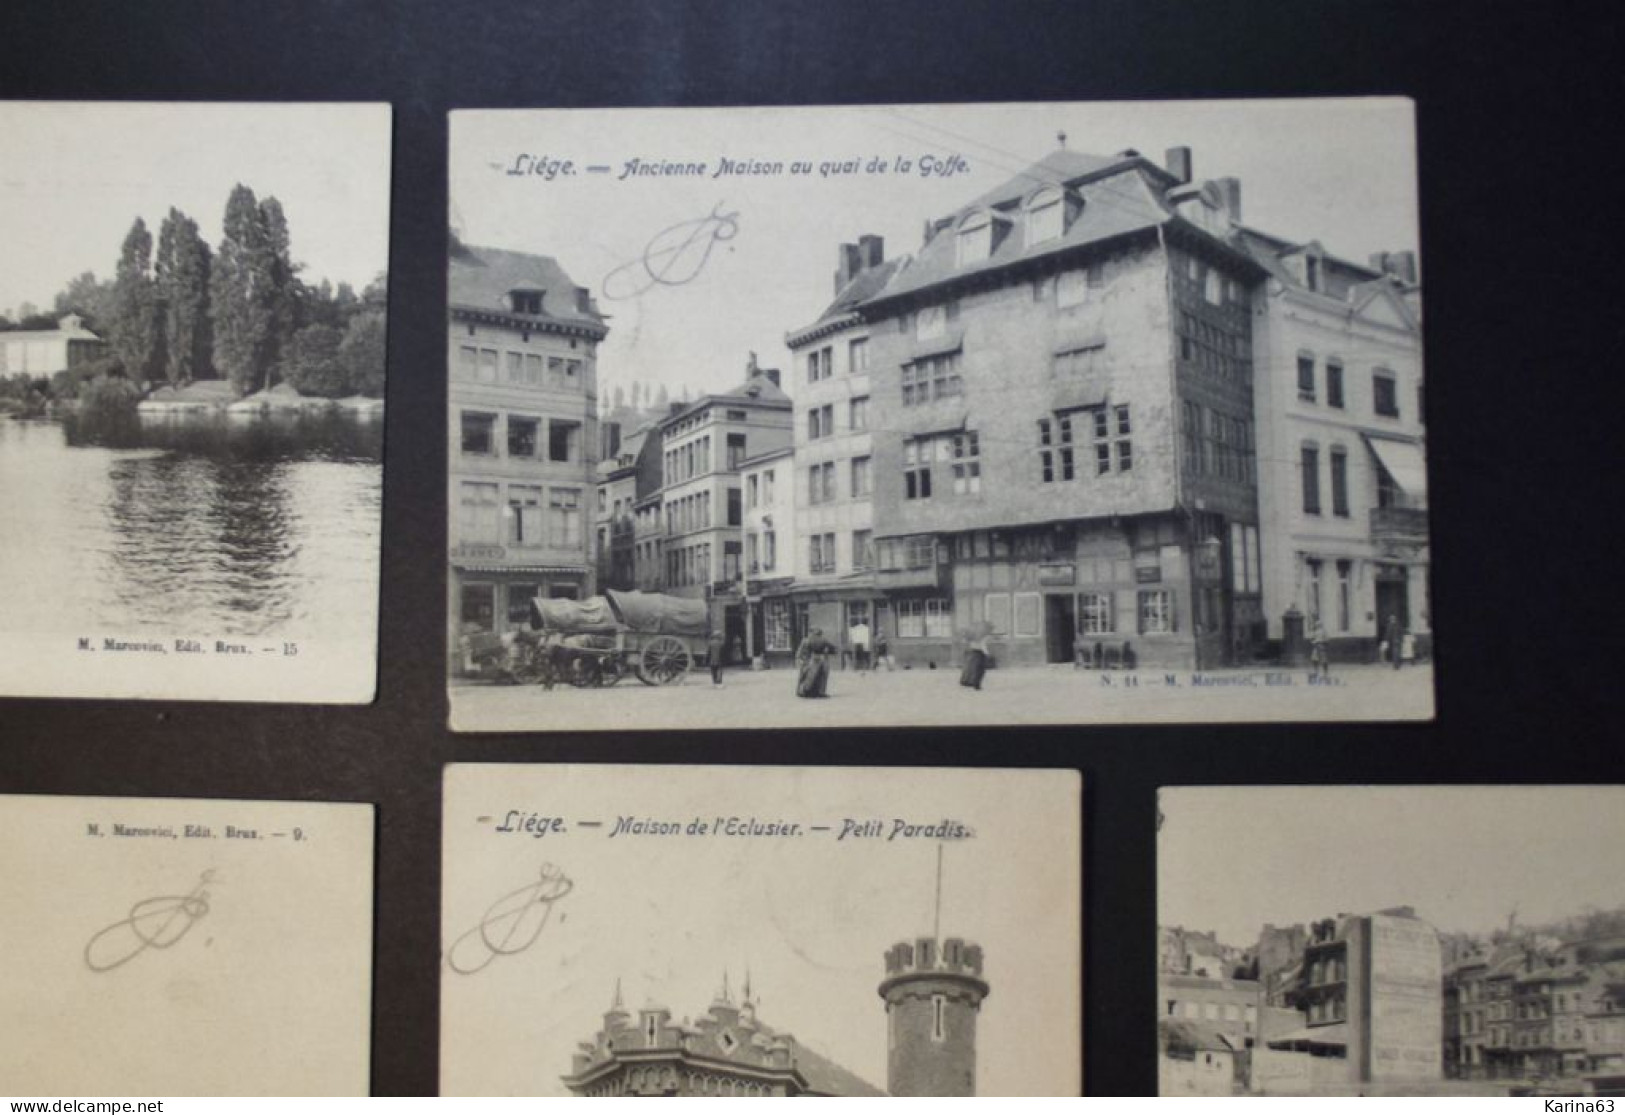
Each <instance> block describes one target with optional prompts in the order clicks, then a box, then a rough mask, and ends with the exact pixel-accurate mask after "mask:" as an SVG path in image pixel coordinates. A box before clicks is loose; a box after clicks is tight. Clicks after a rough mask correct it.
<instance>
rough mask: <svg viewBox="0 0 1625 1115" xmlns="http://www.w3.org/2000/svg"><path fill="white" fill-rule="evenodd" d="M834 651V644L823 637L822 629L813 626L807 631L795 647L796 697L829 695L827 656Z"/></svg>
mask: <svg viewBox="0 0 1625 1115" xmlns="http://www.w3.org/2000/svg"><path fill="white" fill-rule="evenodd" d="M834 653H835V646H834V644H833V643H831V642H830V641H829V640H828V639H826V638H824V633H823V631H821V630H819V629H818V628H816V627H815V628H813V629H812V630H811V631H810V632H808V633H807V637H806V638H805V639H803V640H802V641H801V646H800V647H798V648H797V649H796V665H797V666H798V667H799V671H798V673H797V674H796V696H797V697H828V696H829V656H830V655H831V654H834Z"/></svg>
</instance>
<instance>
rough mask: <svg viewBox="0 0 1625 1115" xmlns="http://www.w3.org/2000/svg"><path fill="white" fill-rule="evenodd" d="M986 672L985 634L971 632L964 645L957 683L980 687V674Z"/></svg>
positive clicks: (974, 687)
mask: <svg viewBox="0 0 1625 1115" xmlns="http://www.w3.org/2000/svg"><path fill="white" fill-rule="evenodd" d="M985 673H987V635H986V634H985V633H976V634H973V635H972V636H971V637H970V639H969V641H968V643H967V644H966V647H965V666H964V668H963V669H962V670H960V671H959V684H960V685H966V686H969V687H970V688H972V689H977V690H979V689H981V688H982V675H983V674H985Z"/></svg>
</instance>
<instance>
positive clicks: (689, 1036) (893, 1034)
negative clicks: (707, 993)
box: [564, 937, 989, 1096]
mask: <svg viewBox="0 0 1625 1115" xmlns="http://www.w3.org/2000/svg"><path fill="white" fill-rule="evenodd" d="M885 964H886V967H885V976H884V978H883V979H882V980H881V983H880V986H879V989H878V990H879V994H880V997H881V999H883V1000H884V1001H885V1004H886V1051H887V1055H886V1090H885V1091H881V1090H880V1089H879V1088H876V1087H875V1086H874V1085H872V1084H870V1083H869V1082H868V1081H866V1080H864V1079H862V1078H861V1077H859V1076H858V1075H857V1074H856V1073H853V1072H852V1071H850V1070H849V1069H846V1068H844V1067H842V1066H841V1065H839V1064H837V1063H835V1062H834V1061H832V1060H830V1059H829V1058H828V1057H825V1056H823V1055H822V1054H819V1053H818V1052H816V1051H815V1050H813V1049H810V1048H809V1047H808V1046H806V1045H804V1044H802V1043H801V1042H799V1041H797V1040H796V1038H795V1037H794V1036H793V1035H791V1034H789V1033H786V1032H784V1031H781V1030H776V1029H774V1028H773V1027H771V1026H769V1025H768V1024H767V1023H765V1022H764V1021H762V1019H761V1018H759V1017H758V1016H757V1009H756V1001H755V999H754V998H753V996H752V994H751V989H750V984H749V982H748V981H747V983H746V984H745V987H744V995H743V998H742V1000H741V1001H740V1002H738V1003H736V1002H735V1001H734V999H733V996H732V995H731V994H730V992H729V990H728V982H727V977H726V976H724V977H723V984H722V989H721V990H720V991H719V992H718V993H717V996H716V998H715V999H714V1000H713V1001H712V1002H711V1005H710V1007H709V1009H708V1010H707V1011H706V1013H705V1014H703V1015H701V1016H700V1017H699V1018H698V1019H696V1020H695V1021H694V1022H693V1023H689V1022H688V1021H687V1020H686V1019H685V1020H683V1021H682V1022H678V1021H675V1020H674V1019H673V1018H672V1014H671V1011H670V1010H668V1009H667V1008H666V1007H664V1006H659V1005H654V1004H651V1005H648V1006H645V1007H643V1008H642V1009H641V1010H640V1011H639V1012H638V1013H637V1016H636V1018H635V1019H634V1017H633V1015H632V1013H631V1012H630V1011H628V1010H627V1009H626V1007H625V1005H624V1003H623V1001H622V998H621V989H620V985H619V984H618V983H617V984H616V988H615V998H614V1002H613V1003H612V1004H611V1006H610V1009H609V1010H608V1011H606V1012H605V1013H604V1016H603V1025H602V1026H600V1027H599V1029H598V1032H597V1033H596V1034H594V1035H593V1037H592V1038H591V1039H589V1040H587V1041H583V1042H582V1043H581V1045H580V1049H579V1051H578V1052H577V1053H576V1054H575V1056H574V1057H573V1059H572V1064H571V1071H570V1073H569V1074H568V1075H567V1076H565V1077H564V1083H565V1085H566V1086H567V1087H568V1088H569V1089H570V1091H571V1092H573V1093H574V1094H575V1095H578V1096H881V1095H888V1094H889V1095H893V1096H974V1095H975V1094H976V1020H977V1015H978V1014H979V1013H980V1011H981V1006H982V1000H984V999H985V998H987V995H988V991H989V987H988V983H987V981H986V980H985V979H984V978H983V974H982V950H981V947H980V946H979V945H975V944H971V943H968V942H966V941H963V940H961V939H959V938H957V937H949V938H947V939H946V940H942V941H938V940H936V939H934V938H920V939H918V940H915V941H903V942H900V943H898V944H896V945H893V946H892V947H891V948H890V949H888V950H887V951H886V956H885Z"/></svg>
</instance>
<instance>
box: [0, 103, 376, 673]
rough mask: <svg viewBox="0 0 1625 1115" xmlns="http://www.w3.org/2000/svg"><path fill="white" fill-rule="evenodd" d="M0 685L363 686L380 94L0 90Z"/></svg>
mask: <svg viewBox="0 0 1625 1115" xmlns="http://www.w3.org/2000/svg"><path fill="white" fill-rule="evenodd" d="M0 165H3V166H4V167H5V173H4V174H3V175H0V240H3V242H4V243H5V244H6V247H7V252H6V258H5V262H4V263H0V583H4V584H5V585H6V590H7V591H6V601H5V605H4V606H3V607H0V694H5V695H10V696H28V697H136V698H169V699H183V700H230V701H279V702H312V703H351V704H356V703H367V702H370V701H371V700H372V698H373V694H374V692H375V689H376V680H377V651H376V647H377V641H378V566H379V539H380V528H381V506H382V503H381V501H382V494H383V489H382V484H383V468H382V465H383V430H384V425H383V407H384V366H385V332H386V324H385V313H386V304H387V295H388V283H387V278H386V275H387V268H388V262H389V179H390V110H389V106H387V105H362V104H357V105H324V104H303V105H294V104H285V105H257V104H140V103H121V104H98V103H66V102H9V103H8V102H0Z"/></svg>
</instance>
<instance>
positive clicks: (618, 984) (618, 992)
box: [609, 976, 626, 1010]
mask: <svg viewBox="0 0 1625 1115" xmlns="http://www.w3.org/2000/svg"><path fill="white" fill-rule="evenodd" d="M609 1009H610V1010H625V1009H626V1004H625V1003H624V1002H622V1001H621V977H620V976H616V977H615V1001H614V1002H613V1003H611V1004H610V1007H609Z"/></svg>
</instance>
